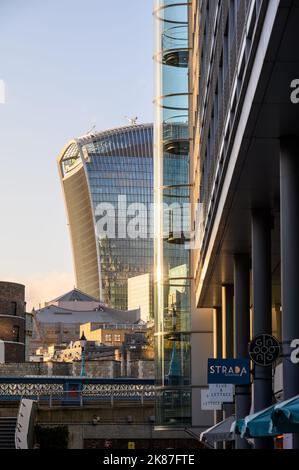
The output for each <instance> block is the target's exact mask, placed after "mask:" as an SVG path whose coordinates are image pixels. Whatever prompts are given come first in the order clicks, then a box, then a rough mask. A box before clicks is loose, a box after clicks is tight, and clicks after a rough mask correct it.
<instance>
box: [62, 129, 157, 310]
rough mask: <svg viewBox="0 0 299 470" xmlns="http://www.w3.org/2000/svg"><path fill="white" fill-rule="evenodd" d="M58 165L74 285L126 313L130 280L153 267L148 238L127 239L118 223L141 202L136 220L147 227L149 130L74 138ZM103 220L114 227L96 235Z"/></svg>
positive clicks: (150, 191)
mask: <svg viewBox="0 0 299 470" xmlns="http://www.w3.org/2000/svg"><path fill="white" fill-rule="evenodd" d="M58 167H59V175H60V179H61V182H62V188H63V193H64V197H65V204H66V209H67V214H68V221H69V228H70V235H71V242H72V248H73V259H74V267H75V274H76V284H77V287H78V288H79V289H80V290H82V291H83V292H86V293H88V294H90V295H92V296H94V297H96V298H101V299H102V300H103V301H104V302H106V303H107V304H109V305H110V306H111V307H114V308H118V309H127V283H128V279H129V278H131V277H134V276H138V275H141V274H145V273H150V272H151V269H152V264H153V250H152V237H151V234H150V233H146V234H144V236H142V237H135V238H134V237H130V236H129V235H128V234H127V233H126V231H125V232H124V230H126V226H125V225H124V224H121V222H124V220H123V218H124V217H126V216H127V212H126V211H127V207H133V208H134V207H135V206H130V205H132V204H134V205H136V204H140V203H141V204H142V205H143V208H144V212H142V213H141V214H139V217H141V219H142V220H143V222H144V227H148V226H149V224H148V225H146V222H148V220H147V217H148V215H149V211H147V209H148V208H149V207H150V204H151V203H152V197H153V189H152V188H153V126H152V124H145V125H131V126H127V127H122V128H116V129H112V130H109V131H105V132H97V133H94V134H88V135H86V136H83V137H80V138H78V139H75V140H73V141H71V142H69V143H68V144H67V145H66V147H65V148H64V150H63V151H62V153H61V154H60V156H59V157H58ZM120 200H121V204H122V206H121V207H120V204H119V201H120ZM124 204H125V206H123V205H124ZM99 207H100V208H101V210H99V209H98V208H99ZM131 215H132V214H131ZM103 216H105V217H106V221H107V225H109V224H110V222H111V223H115V227H114V229H113V233H112V234H110V235H112V236H99V234H98V233H97V230H96V226H97V223H98V221H99V219H100V218H101V217H103ZM139 220H140V219H139ZM120 225H122V228H121V229H120Z"/></svg>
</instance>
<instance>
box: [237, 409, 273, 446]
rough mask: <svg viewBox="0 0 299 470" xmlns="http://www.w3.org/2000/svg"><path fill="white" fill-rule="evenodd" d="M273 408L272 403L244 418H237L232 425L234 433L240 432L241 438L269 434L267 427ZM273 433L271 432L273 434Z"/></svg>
mask: <svg viewBox="0 0 299 470" xmlns="http://www.w3.org/2000/svg"><path fill="white" fill-rule="evenodd" d="M273 409H274V405H273V406H270V407H269V408H266V409H265V410H262V411H259V412H258V413H254V414H251V415H248V416H246V418H244V419H239V420H238V421H236V422H235V423H234V426H233V429H234V431H235V433H236V434H241V437H242V438H246V437H247V438H249V437H262V436H265V435H266V436H270V435H271V433H270V431H269V428H270V423H271V416H272V412H273ZM275 435H276V434H273V436H275Z"/></svg>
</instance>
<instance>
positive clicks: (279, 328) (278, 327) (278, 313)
mask: <svg viewBox="0 0 299 470" xmlns="http://www.w3.org/2000/svg"><path fill="white" fill-rule="evenodd" d="M275 321H276V337H277V339H278V341H282V314H281V308H280V304H276V305H275Z"/></svg>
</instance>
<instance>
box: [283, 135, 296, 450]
mask: <svg viewBox="0 0 299 470" xmlns="http://www.w3.org/2000/svg"><path fill="white" fill-rule="evenodd" d="M298 182H299V139H298V138H295V137H287V138H283V139H281V141H280V223H281V303H282V337H283V345H284V361H283V386H284V399H285V400H286V399H288V398H291V397H293V396H294V395H298V394H299V373H298V364H297V365H296V364H293V363H292V362H291V361H290V357H289V354H290V348H289V345H290V342H291V341H292V339H294V338H299V315H298V306H299V302H298V287H299V281H298V280H299V184H298ZM293 447H294V448H299V434H294V435H293Z"/></svg>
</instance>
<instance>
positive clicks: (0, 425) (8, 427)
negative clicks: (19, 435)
mask: <svg viewBox="0 0 299 470" xmlns="http://www.w3.org/2000/svg"><path fill="white" fill-rule="evenodd" d="M16 424H17V418H2V417H1V418H0V449H15V430H16Z"/></svg>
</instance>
